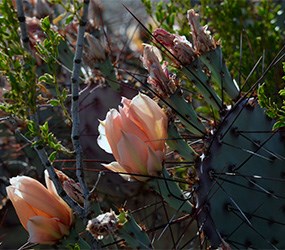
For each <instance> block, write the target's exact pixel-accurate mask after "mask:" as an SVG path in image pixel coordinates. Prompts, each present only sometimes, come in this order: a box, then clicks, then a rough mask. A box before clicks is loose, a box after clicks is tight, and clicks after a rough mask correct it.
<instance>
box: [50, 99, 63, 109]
mask: <svg viewBox="0 0 285 250" xmlns="http://www.w3.org/2000/svg"><path fill="white" fill-rule="evenodd" d="M48 103H49V104H50V105H51V106H53V107H57V106H58V105H60V101H59V100H57V99H51V100H49V101H48Z"/></svg>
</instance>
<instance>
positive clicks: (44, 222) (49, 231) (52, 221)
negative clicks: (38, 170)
mask: <svg viewBox="0 0 285 250" xmlns="http://www.w3.org/2000/svg"><path fill="white" fill-rule="evenodd" d="M10 183H11V185H10V186H8V187H7V188H6V190H7V194H8V197H9V199H10V200H11V202H12V204H13V205H14V207H15V209H16V212H17V215H18V217H19V219H20V221H21V224H22V225H23V227H24V228H25V229H26V230H27V231H28V232H29V239H28V241H29V242H30V243H39V244H47V245H52V244H56V243H57V242H58V241H59V240H60V239H62V238H63V237H64V236H66V235H68V234H69V230H70V227H71V225H72V221H73V216H72V210H71V208H70V207H69V206H68V205H67V204H66V203H65V202H64V201H63V200H62V199H61V198H60V197H59V196H58V194H57V193H55V190H54V189H53V188H51V187H48V188H45V187H44V186H43V185H42V184H41V183H40V182H38V181H37V180H35V179H33V178H30V177H27V176H17V177H13V178H11V179H10Z"/></svg>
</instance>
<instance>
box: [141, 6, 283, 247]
mask: <svg viewBox="0 0 285 250" xmlns="http://www.w3.org/2000/svg"><path fill="white" fill-rule="evenodd" d="M188 20H189V24H190V26H191V34H192V42H193V44H191V43H190V42H189V41H187V40H186V39H185V38H184V37H181V36H179V35H176V34H171V33H168V32H167V31H165V30H163V29H157V30H155V31H154V33H153V36H154V38H155V40H156V42H159V43H160V44H162V45H163V48H164V49H165V50H166V53H168V54H170V55H169V57H170V58H172V59H173V60H175V64H176V65H178V69H179V70H180V73H181V75H180V77H184V78H185V79H187V81H189V82H190V83H191V84H194V85H195V86H196V89H197V90H198V92H199V93H200V94H201V95H202V96H203V98H204V101H205V102H206V103H207V104H206V105H209V106H210V109H212V110H217V111H218V114H219V115H218V116H219V117H218V118H210V119H213V120H214V122H212V123H209V122H205V121H202V119H199V118H197V117H199V115H198V116H197V115H196V116H195V117H196V118H195V122H196V124H194V123H193V121H192V120H191V119H190V118H189V119H188V125H185V120H186V119H185V117H187V116H185V115H181V113H182V114H183V112H184V111H185V110H187V105H193V106H194V104H193V103H191V102H190V101H185V100H183V94H181V95H180V96H177V92H173V93H171V92H169V93H167V94H168V95H170V98H169V99H170V100H172V101H173V103H170V104H171V105H169V106H170V108H171V109H172V110H173V113H174V114H175V115H176V117H177V118H179V119H180V122H181V124H183V127H184V129H185V130H188V131H190V132H191V133H192V134H190V135H189V138H190V139H189V138H187V137H185V141H186V142H187V144H188V145H194V146H193V151H194V152H195V150H196V151H197V154H199V157H195V154H192V160H194V161H195V169H196V172H197V179H198V181H197V183H196V185H194V186H193V190H192V192H193V193H194V196H195V202H196V206H195V211H194V213H192V216H193V218H194V219H197V221H198V227H199V228H200V230H199V231H200V232H203V234H201V235H204V236H202V237H201V239H202V240H203V242H209V244H210V246H211V247H213V248H218V247H220V246H230V247H232V248H256V249H268V248H275V249H280V248H284V247H285V240H284V237H283V235H284V233H285V227H284V225H285V224H284V223H285V220H284V211H285V206H284V201H283V199H284V196H283V190H284V187H285V185H284V176H285V175H284V173H285V171H284V157H285V147H284V135H283V134H282V131H278V130H276V131H272V127H273V124H274V121H272V120H271V119H269V118H268V117H267V116H266V113H265V110H264V109H263V108H261V107H260V105H259V103H258V99H257V97H256V96H255V95H254V94H251V93H247V94H243V93H242V92H241V91H240V89H239V87H238V86H237V84H236V83H235V81H234V80H232V78H231V76H230V73H229V70H228V69H227V67H226V65H225V63H224V61H223V56H222V50H221V46H220V44H219V42H216V41H215V40H214V39H213V38H212V37H211V36H210V35H209V32H208V31H207V30H206V27H201V26H200V24H199V16H198V14H196V13H195V11H194V10H189V11H188ZM147 53H149V54H147ZM153 55H154V54H153V53H152V52H151V50H150V49H149V48H146V49H145V57H146V58H148V62H151V61H152V62H154V60H150V59H152V56H153ZM146 61H147V60H146ZM145 64H146V63H145ZM153 64H154V63H153ZM146 65H147V64H146ZM156 65H157V63H156ZM154 68H155V66H153V65H151V67H150V66H149V67H148V70H149V72H150V78H149V79H150V80H149V82H150V83H152V82H155V83H156V85H155V86H154V88H155V89H156V90H157V92H160V91H161V89H162V87H161V86H164V84H169V83H166V82H164V83H161V81H160V82H159V79H158V78H154V79H153V78H151V77H152V75H155V71H154ZM166 75H169V74H168V73H167V74H166ZM158 83H159V84H158ZM252 93H253V92H252ZM177 99H180V100H179V101H178V100H177ZM178 104H179V106H178ZM176 107H179V108H178V109H177V110H176ZM181 110H182V111H181ZM193 110H195V107H194V108H193ZM192 119H193V117H192ZM210 119H209V120H210ZM197 124H200V125H199V126H197ZM202 124H203V125H204V126H205V127H206V130H197V127H201V125H202ZM172 126H173V124H172ZM180 126H181V125H180ZM201 132H202V135H201ZM180 133H181V132H180ZM169 135H170V134H169ZM193 135H194V137H193ZM191 136H192V137H193V138H195V136H197V137H200V138H201V141H202V142H203V145H204V147H203V149H202V150H201V149H199V148H195V142H193V141H194V140H193V139H191ZM176 138H178V137H176ZM195 139H196V138H195ZM169 146H170V147H171V146H172V148H174V149H175V150H176V151H177V152H182V153H183V150H181V147H178V144H177V145H176V144H173V143H171V142H170V143H169ZM184 148H185V147H184ZM187 154H188V157H189V156H190V154H189V153H187V152H186V154H185V153H183V154H180V155H181V156H182V157H184V156H185V155H187ZM184 159H185V160H186V159H187V157H184ZM206 245H207V243H205V246H206ZM203 246H204V245H203Z"/></svg>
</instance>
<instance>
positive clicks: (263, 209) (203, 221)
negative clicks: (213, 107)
mask: <svg viewBox="0 0 285 250" xmlns="http://www.w3.org/2000/svg"><path fill="white" fill-rule="evenodd" d="M273 123H274V122H273V121H272V120H270V119H269V118H268V117H267V116H266V115H265V113H264V110H263V109H262V108H260V106H259V105H258V103H257V102H256V100H253V99H246V100H244V101H242V102H239V103H238V104H236V106H234V107H233V108H232V109H231V110H230V111H229V112H228V114H227V115H226V116H225V118H224V119H223V121H222V123H221V125H220V127H219V128H218V130H217V132H216V133H215V134H214V138H213V140H212V141H211V143H210V145H209V148H208V152H207V153H205V157H204V159H203V160H201V164H200V166H199V167H198V169H197V170H198V173H199V179H200V185H199V188H198V190H197V201H198V203H197V215H198V220H199V223H200V226H201V228H203V231H204V232H205V233H206V235H207V237H208V238H209V240H210V241H211V244H212V247H218V246H219V245H221V243H222V242H223V240H224V241H226V242H227V243H228V244H230V245H231V247H232V248H239V249H240V248H253V249H284V248H285V237H284V234H285V200H284V198H285V195H284V190H285V162H284V159H285V145H284V137H282V133H281V131H274V132H273V131H272V130H271V128H272V125H273ZM283 135H284V134H283ZM222 239H223V240H222Z"/></svg>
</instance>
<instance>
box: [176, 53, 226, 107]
mask: <svg viewBox="0 0 285 250" xmlns="http://www.w3.org/2000/svg"><path fill="white" fill-rule="evenodd" d="M203 67H205V65H204V63H203V62H202V61H201V60H200V59H199V58H197V59H196V60H195V61H193V62H192V63H191V64H190V65H188V66H185V67H183V68H182V69H181V71H182V72H183V74H185V76H186V77H187V78H188V79H189V80H190V81H191V82H192V83H193V84H195V86H196V87H197V89H198V90H199V91H200V93H201V94H202V95H203V96H204V98H205V100H206V102H207V103H208V104H209V105H211V106H212V107H213V108H214V109H217V110H220V109H222V108H223V102H222V100H221V98H220V97H219V96H218V94H217V93H216V92H215V91H214V89H213V88H212V86H211V85H210V77H209V76H208V75H207V74H206V73H205V72H204V71H203Z"/></svg>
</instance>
